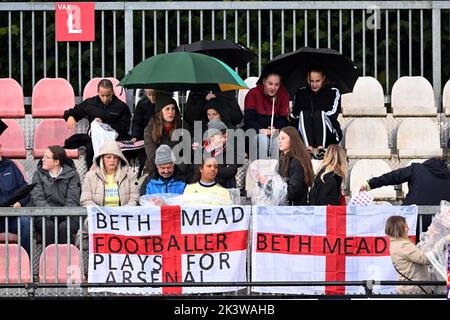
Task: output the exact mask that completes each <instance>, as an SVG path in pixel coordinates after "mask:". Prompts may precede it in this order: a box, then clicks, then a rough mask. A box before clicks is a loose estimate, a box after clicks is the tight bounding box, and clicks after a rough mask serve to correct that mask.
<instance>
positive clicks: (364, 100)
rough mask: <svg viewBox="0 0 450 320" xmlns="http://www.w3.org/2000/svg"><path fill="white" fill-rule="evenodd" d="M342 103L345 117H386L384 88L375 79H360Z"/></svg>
mask: <svg viewBox="0 0 450 320" xmlns="http://www.w3.org/2000/svg"><path fill="white" fill-rule="evenodd" d="M341 103H342V114H343V115H344V116H386V108H385V107H384V93H383V87H382V86H381V84H380V83H379V82H378V80H377V79H375V78H374V77H359V78H358V80H357V81H356V83H355V86H354V87H353V92H351V93H347V94H343V95H342V101H341Z"/></svg>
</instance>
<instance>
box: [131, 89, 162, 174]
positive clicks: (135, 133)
mask: <svg viewBox="0 0 450 320" xmlns="http://www.w3.org/2000/svg"><path fill="white" fill-rule="evenodd" d="M144 92H145V95H144V97H143V98H142V99H141V100H140V101H139V102H138V103H137V105H136V109H135V111H134V115H133V121H132V124H131V136H132V138H131V140H130V141H131V142H132V143H135V142H136V141H138V140H144V128H145V127H146V126H147V124H148V122H149V121H150V119H151V118H152V117H153V115H154V114H155V93H156V91H155V90H153V89H145V90H144ZM138 157H139V173H138V176H140V175H141V173H142V170H144V164H145V161H146V160H147V156H146V155H145V149H140V150H139V155H138Z"/></svg>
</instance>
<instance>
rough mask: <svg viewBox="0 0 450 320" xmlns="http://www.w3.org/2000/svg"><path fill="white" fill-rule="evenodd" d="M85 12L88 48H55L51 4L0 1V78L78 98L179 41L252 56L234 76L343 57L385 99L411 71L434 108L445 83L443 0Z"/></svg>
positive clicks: (448, 66) (105, 5) (449, 62)
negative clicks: (299, 54)
mask: <svg viewBox="0 0 450 320" xmlns="http://www.w3.org/2000/svg"><path fill="white" fill-rule="evenodd" d="M95 9H96V41H95V42H90V43H81V42H76V43H68V42H67V43H56V42H55V36H54V30H53V29H54V19H55V18H54V16H55V14H54V11H55V3H54V2H51V3H44V2H36V3H25V2H19V3H0V30H1V29H2V28H4V31H3V33H0V39H1V42H2V43H3V44H4V45H3V46H1V47H0V52H1V54H0V56H1V57H3V58H2V59H4V61H2V62H3V63H2V65H4V66H8V67H7V68H3V69H2V70H1V71H0V76H1V77H12V78H15V79H17V80H18V81H19V82H20V84H21V85H22V87H23V88H24V91H25V92H26V93H28V94H26V95H27V96H28V95H30V93H31V89H32V87H33V86H34V84H35V83H36V82H37V80H39V79H40V78H43V77H64V78H66V79H68V80H69V81H70V82H71V83H72V85H73V87H74V88H75V91H76V93H77V95H79V96H80V95H82V89H83V87H84V85H85V84H86V83H87V81H88V80H89V79H91V78H93V77H95V76H101V77H104V76H115V77H117V78H121V77H123V75H124V73H125V72H126V71H128V70H130V69H131V68H132V67H133V66H134V65H135V64H137V63H138V62H139V61H141V60H143V59H145V58H147V57H149V56H152V55H155V54H159V53H165V52H170V51H172V50H173V49H174V48H175V47H176V46H178V45H180V44H182V43H189V42H192V41H197V40H201V39H225V38H226V39H231V40H233V41H235V42H240V43H242V44H244V45H247V46H248V47H250V48H251V49H252V50H253V51H254V52H255V53H257V55H258V58H257V61H253V62H251V63H249V64H248V65H247V67H246V68H244V70H238V71H239V73H240V75H241V76H242V77H243V78H245V77H248V76H250V75H252V76H255V75H258V74H260V72H261V69H262V67H263V65H264V64H265V63H266V62H267V61H269V60H270V59H272V58H273V57H274V56H276V55H278V54H281V53H284V52H289V51H291V50H295V49H298V48H299V47H301V46H312V47H331V48H334V49H336V50H338V51H340V52H342V53H343V54H345V55H347V56H349V57H350V58H351V59H352V60H354V61H355V63H356V65H357V66H358V67H359V68H360V69H361V73H362V75H367V76H374V77H375V78H377V79H378V81H380V83H382V84H383V88H384V91H385V94H386V95H387V96H386V97H387V101H389V94H390V91H391V88H392V84H393V83H394V82H395V80H397V79H398V78H399V77H401V76H404V75H421V76H424V77H426V78H427V79H428V80H430V82H431V83H432V84H433V87H434V89H435V96H436V103H437V104H438V105H439V101H440V96H441V91H442V79H443V80H444V81H446V79H448V78H450V56H449V55H448V54H447V52H449V51H450V50H449V47H450V43H449V41H448V40H447V39H448V34H449V29H450V25H449V24H450V11H449V9H450V1H313V2H310V1H248V2H247V1H246V2H233V1H226V2H220V1H209V2H178V1H174V2H99V3H96V4H95ZM447 20H448V21H449V24H447V23H446V21H447ZM442 21H443V22H444V23H442ZM38 29H39V30H38ZM30 48H31V50H30ZM255 60H256V59H255ZM442 77H444V78H442ZM29 102H30V100H29V98H28V97H27V98H26V104H28V103H29ZM438 110H439V109H438Z"/></svg>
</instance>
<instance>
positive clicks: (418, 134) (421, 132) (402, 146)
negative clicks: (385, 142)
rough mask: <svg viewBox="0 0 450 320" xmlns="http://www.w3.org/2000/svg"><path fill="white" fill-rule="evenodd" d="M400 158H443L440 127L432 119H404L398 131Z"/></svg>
mask: <svg viewBox="0 0 450 320" xmlns="http://www.w3.org/2000/svg"><path fill="white" fill-rule="evenodd" d="M397 149H398V155H399V157H400V158H431V157H438V156H442V149H441V145H440V133H439V127H438V125H437V124H436V123H435V122H433V120H432V119H430V118H414V119H411V118H409V119H404V120H403V121H402V122H401V123H400V125H399V126H398V130H397Z"/></svg>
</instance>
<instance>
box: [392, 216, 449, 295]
mask: <svg viewBox="0 0 450 320" xmlns="http://www.w3.org/2000/svg"><path fill="white" fill-rule="evenodd" d="M408 231H409V227H408V223H407V222H406V219H405V218H404V217H401V216H391V217H389V218H388V219H387V221H386V227H385V233H386V235H387V236H388V237H389V243H390V245H389V251H390V254H391V259H392V264H393V265H394V268H395V269H396V271H397V280H398V281H431V280H432V279H431V275H430V273H429V272H428V268H427V265H430V262H429V261H428V259H427V256H426V254H425V253H424V252H423V251H422V250H421V249H419V248H417V247H416V246H415V245H414V244H413V242H412V241H411V240H410V239H409V238H408ZM447 241H450V235H448V236H446V237H444V238H442V239H441V240H439V241H438V242H437V243H436V244H435V246H434V248H435V249H438V248H440V247H442V245H443V242H447ZM430 289H431V287H429V286H420V285H416V286H397V292H398V293H400V294H423V293H425V294H427V293H431V290H430Z"/></svg>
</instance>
